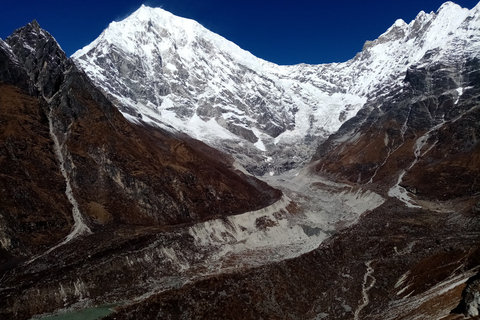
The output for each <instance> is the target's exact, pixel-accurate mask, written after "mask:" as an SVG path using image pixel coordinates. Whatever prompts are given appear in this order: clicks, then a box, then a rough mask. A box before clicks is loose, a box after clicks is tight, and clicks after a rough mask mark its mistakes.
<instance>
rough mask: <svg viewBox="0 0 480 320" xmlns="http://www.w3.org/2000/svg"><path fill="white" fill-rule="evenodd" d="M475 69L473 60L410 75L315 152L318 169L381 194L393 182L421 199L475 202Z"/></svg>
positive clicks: (479, 116)
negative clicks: (371, 186) (370, 185)
mask: <svg viewBox="0 0 480 320" xmlns="http://www.w3.org/2000/svg"><path fill="white" fill-rule="evenodd" d="M479 67H480V65H479V60H478V59H476V58H475V59H470V60H467V61H466V62H465V63H464V64H462V65H446V64H444V63H439V64H433V65H429V66H426V67H422V68H411V69H409V71H408V72H407V75H406V77H405V82H404V85H403V86H402V87H401V88H399V89H398V90H395V91H393V92H392V93H391V94H389V95H386V96H384V97H382V98H381V99H378V100H376V101H372V102H371V103H368V104H367V106H366V108H365V109H363V110H362V111H361V112H359V114H358V115H357V116H356V117H355V118H353V119H351V120H350V121H349V123H347V124H346V125H345V126H344V127H342V129H341V130H339V131H338V133H336V134H335V135H332V136H331V137H330V138H329V140H328V141H327V142H326V143H325V144H324V145H322V146H321V147H320V148H319V150H318V153H317V158H318V159H319V162H318V164H317V168H318V170H321V171H325V172H330V173H332V174H336V175H337V176H338V177H341V178H343V179H348V180H350V181H352V182H356V183H362V184H368V183H374V184H377V185H380V186H381V187H382V188H384V187H392V185H394V184H395V183H397V182H399V184H400V185H401V186H402V187H404V188H406V190H409V191H411V192H412V193H413V194H416V195H417V196H419V197H420V198H422V197H424V198H427V199H432V198H433V199H441V200H447V199H451V198H457V197H463V196H466V197H470V196H476V195H477V193H478V190H479V187H480V186H479V185H476V179H477V177H479V175H480V172H479V166H478V164H477V163H476V161H477V160H476V159H477V158H478V156H479V152H480V146H479V144H478V138H479V137H480V132H479V129H478V126H477V124H478V121H479V120H480V110H479V109H478V105H479V101H480V100H479V96H480V91H479V89H480V88H479V87H478V83H479V82H478V74H479V72H480V68H479ZM402 173H404V175H403V176H402V178H401V179H400V180H392V177H395V176H397V177H398V176H399V175H401V174H402ZM440 173H441V174H440Z"/></svg>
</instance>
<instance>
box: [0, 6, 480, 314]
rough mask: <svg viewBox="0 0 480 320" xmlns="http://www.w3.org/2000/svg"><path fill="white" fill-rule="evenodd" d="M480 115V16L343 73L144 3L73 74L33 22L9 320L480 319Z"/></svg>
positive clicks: (23, 40)
mask: <svg viewBox="0 0 480 320" xmlns="http://www.w3.org/2000/svg"><path fill="white" fill-rule="evenodd" d="M479 106H480V4H478V5H477V6H475V7H474V8H472V9H466V8H461V7H460V6H458V5H456V4H454V3H453V2H446V3H445V4H443V5H442V6H441V7H440V8H439V10H438V11H437V12H431V13H425V12H420V13H419V14H418V15H417V17H416V18H415V19H414V20H413V21H411V22H410V23H406V22H404V21H403V20H397V21H396V22H395V23H394V24H393V25H392V26H391V27H390V28H389V29H388V30H387V31H386V32H385V33H383V34H382V35H380V36H379V37H378V38H377V39H376V40H374V41H367V42H366V43H365V45H364V47H363V49H362V51H361V52H359V53H358V54H357V55H356V56H355V57H354V58H352V59H351V60H349V61H346V62H343V63H332V64H326V65H305V64H300V65H295V66H278V65H275V64H273V63H270V62H267V61H264V60H261V59H258V58H256V57H255V56H253V55H252V54H250V53H249V52H246V51H244V50H242V49H241V48H239V47H238V46H237V45H235V44H234V43H232V42H229V41H228V40H226V39H224V38H222V37H221V36H219V35H217V34H214V33H212V32H210V31H209V30H207V29H206V28H204V27H203V26H201V25H200V24H198V23H196V22H195V21H193V20H188V19H184V18H180V17H176V16H174V15H172V14H171V13H168V12H166V11H165V10H163V9H161V8H150V7H147V6H144V5H142V6H141V7H140V8H139V9H138V10H137V11H135V12H134V13H133V14H131V15H130V16H129V17H127V18H125V19H124V20H122V21H118V22H112V23H111V24H110V25H109V26H108V28H107V29H105V30H104V32H103V33H102V34H101V35H100V36H99V37H98V38H97V39H96V40H94V41H93V42H92V43H91V44H90V45H87V46H86V47H85V48H83V49H80V50H79V51H77V53H75V54H74V55H73V56H72V57H71V58H68V57H67V56H66V55H65V53H64V52H63V51H62V49H61V48H60V46H59V44H58V43H57V42H56V40H55V39H54V38H53V36H52V35H50V34H49V33H48V32H47V31H46V30H44V29H42V28H41V27H40V25H39V24H38V22H37V21H33V22H31V23H29V24H27V25H26V26H25V27H22V28H20V29H18V30H16V31H15V32H14V33H13V34H12V35H11V36H9V37H8V38H7V39H5V40H0V124H1V126H0V190H1V192H0V244H1V246H0V318H2V319H20V320H21V319H41V318H44V317H47V318H48V317H54V316H56V315H60V314H67V313H71V312H76V311H79V310H85V312H89V310H93V311H99V312H101V313H102V314H101V315H100V314H99V315H98V316H102V317H103V318H102V319H107V320H108V319H117V320H119V319H139V318H141V319H302V320H303V319H336V320H337V319H379V320H380V319H382V320H384V319H443V320H448V319H461V318H470V319H475V318H478V315H479V312H480V311H479V310H480V309H479V307H478V306H479V305H480V301H479V300H478V297H479V295H480V280H479V274H480V252H479V250H480V231H479V230H480V184H479V183H480V182H479V181H480V179H479V178H480V162H479V160H480V143H479V141H480V125H479V124H480V108H479ZM105 306H114V307H113V308H112V310H111V312H112V313H110V314H107V313H108V310H107V311H106V310H105ZM96 308H99V309H98V310H96ZM104 311H105V313H104Z"/></svg>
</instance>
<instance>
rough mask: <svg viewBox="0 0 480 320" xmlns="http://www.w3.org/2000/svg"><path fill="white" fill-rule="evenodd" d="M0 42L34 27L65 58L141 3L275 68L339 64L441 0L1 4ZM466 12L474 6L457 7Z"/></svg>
mask: <svg viewBox="0 0 480 320" xmlns="http://www.w3.org/2000/svg"><path fill="white" fill-rule="evenodd" d="M1 1H2V6H1V8H2V9H1V11H0V38H2V39H5V38H6V37H7V36H8V35H10V34H11V33H12V32H13V31H14V30H15V29H17V28H19V27H22V26H24V25H25V24H27V23H29V22H30V21H32V20H33V19H37V21H38V22H39V24H40V26H41V27H43V28H44V29H46V30H47V31H48V32H50V33H51V34H52V35H53V36H54V37H55V38H56V39H57V41H58V42H59V43H60V46H61V47H62V48H63V50H64V51H65V52H66V53H67V55H71V54H73V53H74V52H75V51H76V50H78V49H80V48H82V47H83V46H85V45H87V44H89V43H90V42H92V41H93V40H94V39H95V38H96V37H98V35H100V33H101V32H102V31H103V29H105V28H106V27H107V26H108V24H109V23H110V22H111V21H114V20H115V21H119V20H121V19H123V18H125V17H127V16H128V15H129V14H130V13H132V12H133V11H135V10H136V9H138V7H140V5H141V4H142V3H144V4H145V5H149V6H151V7H162V8H164V9H165V10H168V11H170V12H172V13H174V14H176V15H179V16H182V17H187V18H191V19H194V20H196V21H198V22H200V23H201V24H202V25H204V26H205V27H207V28H208V29H210V30H212V31H214V32H216V33H218V34H220V35H222V36H223V37H225V38H227V39H229V40H231V41H233V42H235V43H236V44H238V45H239V46H240V47H242V48H243V49H246V50H248V51H250V52H252V53H253V54H254V55H256V56H258V57H260V58H263V59H265V60H268V61H271V62H275V63H278V64H296V63H302V62H303V63H328V62H343V61H346V60H348V59H351V58H353V57H354V56H355V54H356V53H357V52H358V51H360V50H361V49H362V46H363V43H364V42H365V40H374V39H375V38H377V37H378V36H379V35H380V34H382V33H383V32H384V31H385V30H386V29H387V28H388V27H390V26H391V25H392V24H393V23H394V22H395V20H396V19H403V20H405V21H406V22H410V21H411V20H413V19H414V18H415V17H416V15H417V13H418V12H420V11H421V10H423V11H425V12H427V13H428V12H431V11H436V10H437V9H438V8H439V7H440V6H441V5H442V3H443V2H444V1H443V0H389V1H385V0H363V1H358V0H356V1H342V0H329V1H322V0H289V1H283V0H277V1H264V0H253V1H251V0H243V1H225V0H144V1H142V0H115V1H112V0H82V1H59V0H56V1H54V0H43V1H40V0H21V1H20V0H1ZM455 2H456V3H457V4H459V5H461V6H462V7H465V8H469V9H471V8H473V7H474V6H475V5H476V4H477V3H478V1H477V0H458V1H455Z"/></svg>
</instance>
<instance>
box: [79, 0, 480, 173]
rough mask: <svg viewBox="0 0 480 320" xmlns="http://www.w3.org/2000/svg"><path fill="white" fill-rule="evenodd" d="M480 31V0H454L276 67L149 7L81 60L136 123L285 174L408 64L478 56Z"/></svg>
mask: <svg viewBox="0 0 480 320" xmlns="http://www.w3.org/2000/svg"><path fill="white" fill-rule="evenodd" d="M477 29H478V6H477V7H476V8H473V9H472V10H467V9H462V8H460V7H459V6H458V5H456V4H453V3H451V2H447V3H446V4H444V5H443V6H442V7H441V8H440V9H439V11H438V12H437V13H430V14H426V13H424V12H421V13H420V14H419V15H418V16H417V17H416V19H415V20H414V21H412V22H410V23H409V24H407V23H405V22H404V21H402V20H398V21H396V22H395V24H394V25H393V26H392V27H391V28H389V29H388V30H387V31H386V32H385V33H384V34H382V35H381V36H380V37H379V38H378V39H377V40H375V41H367V42H366V43H365V46H364V48H363V50H362V52H361V53H359V54H358V55H357V56H356V57H355V58H354V59H352V60H349V61H347V62H345V63H334V64H327V65H304V64H302V65H295V66H278V65H275V64H272V63H269V62H266V61H263V60H261V59H258V58H256V57H254V56H253V55H252V54H250V53H249V52H246V51H243V50H242V49H240V48H239V47H237V46H236V45H235V44H233V43H231V42H229V41H228V40H226V39H224V38H222V37H220V36H219V35H217V34H214V33H212V32H210V31H208V30H207V29H205V28H204V27H202V26H201V25H199V24H198V23H196V22H195V21H192V20H188V19H183V18H179V17H176V16H173V15H172V14H170V13H168V12H166V11H164V10H162V9H159V8H156V9H154V8H149V7H145V6H142V7H141V8H140V9H138V10H137V11H136V12H135V13H133V14H132V15H131V16H130V17H128V18H126V19H125V20H123V21H120V22H113V23H111V24H110V26H109V27H108V28H107V29H106V30H104V32H103V33H102V34H101V35H100V36H99V37H98V38H97V39H96V40H95V41H94V42H92V43H91V44H90V45H88V46H87V47H85V48H83V49H81V50H79V51H78V52H76V53H75V54H74V55H73V59H74V61H75V62H76V63H77V64H78V65H79V66H80V67H81V68H83V69H84V70H85V71H86V73H87V74H88V75H89V77H90V78H91V79H92V80H93V81H94V82H95V83H96V84H97V85H98V86H99V87H100V88H101V89H102V90H103V92H105V93H106V95H107V96H108V97H109V99H111V100H112V101H113V102H114V103H115V105H116V106H117V107H118V108H119V109H120V110H121V111H122V112H123V113H124V114H125V115H126V116H127V118H129V119H130V120H131V121H136V119H137V120H138V119H143V120H144V121H149V122H152V123H154V124H156V125H159V126H161V127H164V128H170V129H169V130H179V131H182V132H186V133H188V134H189V135H191V136H193V137H195V138H198V139H200V140H202V141H205V142H207V143H208V144H210V145H212V146H215V147H217V148H220V149H222V150H232V151H233V152H234V154H236V158H237V160H239V161H240V162H241V163H242V164H243V165H244V166H245V167H247V168H248V169H249V170H250V171H251V172H255V173H256V174H264V173H266V172H271V173H275V172H276V173H279V172H282V171H284V170H288V169H291V168H292V167H297V166H299V165H301V164H302V163H305V162H306V161H308V160H309V159H310V157H311V156H312V155H313V154H314V153H315V149H316V146H317V144H318V143H319V142H321V141H323V140H324V139H325V138H326V137H328V136H329V135H330V134H332V133H334V132H336V131H337V130H338V128H339V127H340V126H341V124H342V123H344V122H345V121H346V120H348V119H350V118H351V117H353V116H354V115H355V114H356V113H357V112H358V111H359V110H360V109H361V108H362V107H363V106H364V105H365V103H366V102H367V101H368V100H371V99H374V98H376V97H379V96H381V95H383V94H385V93H388V92H389V91H391V90H392V89H393V88H396V87H398V86H401V85H402V80H403V78H404V77H405V74H406V71H407V69H408V68H409V67H410V66H413V65H417V66H419V65H421V64H429V63H433V62H435V61H448V60H458V59H460V58H461V59H463V58H464V57H463V56H471V55H475V54H476V53H477V52H478V51H479V49H480V48H479V43H478V42H477V41H476V37H478V32H477V31H476V30H477Z"/></svg>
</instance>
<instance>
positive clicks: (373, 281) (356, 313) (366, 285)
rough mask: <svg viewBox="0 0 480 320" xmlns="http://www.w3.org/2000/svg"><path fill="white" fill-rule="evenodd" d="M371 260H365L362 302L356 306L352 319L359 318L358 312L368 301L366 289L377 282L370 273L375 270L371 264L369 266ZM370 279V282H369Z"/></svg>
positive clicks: (356, 319)
mask: <svg viewBox="0 0 480 320" xmlns="http://www.w3.org/2000/svg"><path fill="white" fill-rule="evenodd" d="M371 263H372V260H370V261H367V262H365V266H366V267H367V270H366V272H365V274H364V275H363V283H362V303H361V304H360V305H359V306H358V307H357V310H355V313H354V315H353V319H354V320H359V319H360V312H361V311H362V309H363V308H365V307H366V306H367V305H368V304H369V303H370V298H369V297H368V291H369V290H370V289H372V288H373V286H374V285H375V282H377V279H375V278H374V277H373V276H372V274H373V272H374V271H375V270H374V269H373V268H372V266H371ZM369 278H370V279H371V280H370V284H369V283H368V282H369Z"/></svg>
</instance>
